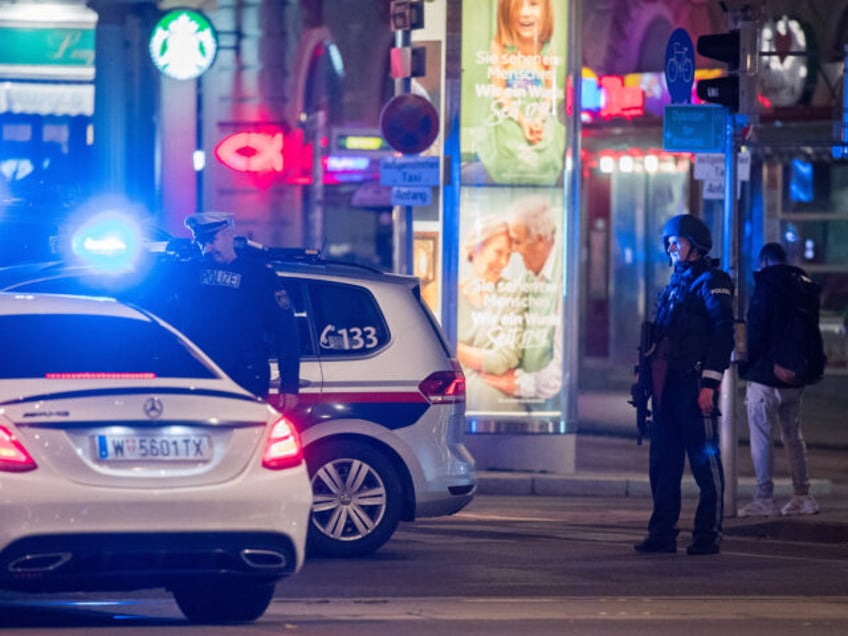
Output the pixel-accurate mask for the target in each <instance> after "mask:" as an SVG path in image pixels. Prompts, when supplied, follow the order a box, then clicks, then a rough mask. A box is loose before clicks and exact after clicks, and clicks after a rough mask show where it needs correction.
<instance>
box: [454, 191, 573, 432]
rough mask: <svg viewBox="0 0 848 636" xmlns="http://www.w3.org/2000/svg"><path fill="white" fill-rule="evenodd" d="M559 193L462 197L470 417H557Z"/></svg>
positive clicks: (462, 300)
mask: <svg viewBox="0 0 848 636" xmlns="http://www.w3.org/2000/svg"><path fill="white" fill-rule="evenodd" d="M562 209H563V206H562V191H561V190H559V189H557V188H478V189H466V190H464V191H463V195H462V202H461V220H460V262H459V283H458V285H459V290H458V294H457V357H458V358H459V361H460V362H461V363H462V366H463V370H464V372H465V375H466V382H467V396H468V403H467V409H468V414H469V415H470V416H472V417H474V416H477V417H484V418H485V417H489V416H491V417H493V418H499V419H504V418H506V419H509V418H510V417H513V418H519V419H520V418H521V417H523V416H524V417H526V416H527V415H529V414H534V415H542V414H546V415H556V414H558V413H559V410H560V409H559V393H560V389H561V387H562V364H563V362H562V340H563V334H562V315H563V308H562V304H563V249H562V246H563V239H562Z"/></svg>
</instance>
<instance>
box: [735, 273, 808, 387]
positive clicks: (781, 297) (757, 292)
mask: <svg viewBox="0 0 848 636" xmlns="http://www.w3.org/2000/svg"><path fill="white" fill-rule="evenodd" d="M799 275H800V276H804V277H806V272H804V270H802V269H801V268H800V267H795V266H793V265H786V264H779V265H771V266H769V267H764V268H763V269H761V270H760V271H758V272H754V291H753V293H752V294H751V300H750V302H749V303H748V315H747V318H746V323H747V324H746V337H745V348H746V361H745V362H744V363H743V364H741V365H740V375H741V376H742V377H743V378H744V379H745V380H750V381H751V382H757V383H759V384H765V385H767V386H776V387H787V386H789V385H788V384H784V383H783V382H781V381H780V380H778V379H777V378H776V377H775V375H774V370H773V369H774V346H775V343H776V342H778V340H779V339H780V338H781V337H782V336H781V330H782V326H783V322H784V320H783V316H785V315H786V312H787V311H788V307H787V302H789V297H788V293H789V290H790V289H791V288H792V279H793V278H794V277H796V276H799Z"/></svg>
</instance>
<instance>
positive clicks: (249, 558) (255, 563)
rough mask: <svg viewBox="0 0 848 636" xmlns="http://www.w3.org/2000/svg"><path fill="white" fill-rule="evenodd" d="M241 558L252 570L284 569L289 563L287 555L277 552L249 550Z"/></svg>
mask: <svg viewBox="0 0 848 636" xmlns="http://www.w3.org/2000/svg"><path fill="white" fill-rule="evenodd" d="M240 556H241V559H242V561H244V562H245V563H247V564H248V565H249V566H250V567H252V568H262V569H271V568H283V567H285V566H286V565H287V564H288V562H289V559H288V557H287V556H286V555H285V554H283V553H282V552H277V551H276V550H254V549H249V548H248V549H246V550H242V551H241V552H240Z"/></svg>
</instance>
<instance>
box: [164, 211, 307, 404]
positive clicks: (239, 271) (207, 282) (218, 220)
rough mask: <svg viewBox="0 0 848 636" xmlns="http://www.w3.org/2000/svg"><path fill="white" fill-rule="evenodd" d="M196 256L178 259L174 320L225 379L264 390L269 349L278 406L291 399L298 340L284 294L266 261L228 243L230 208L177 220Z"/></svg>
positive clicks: (231, 240) (232, 238)
mask: <svg viewBox="0 0 848 636" xmlns="http://www.w3.org/2000/svg"><path fill="white" fill-rule="evenodd" d="M185 225H186V227H188V228H189V229H190V230H191V231H192V234H193V236H194V242H195V243H196V244H197V245H198V247H199V248H200V254H201V256H200V257H199V258H196V259H191V260H189V261H187V262H186V267H185V268H184V270H183V274H184V277H183V280H182V281H181V282H180V283H179V286H180V293H179V304H180V312H179V319H178V324H179V326H180V327H181V328H182V330H183V331H184V332H185V333H186V335H188V336H189V338H191V339H192V340H193V341H194V342H195V343H196V344H197V345H198V346H199V347H200V348H201V349H203V350H204V351H205V352H206V353H207V354H208V355H209V357H211V358H212V359H213V360H214V361H215V362H216V363H217V364H218V366H220V367H221V368H222V369H223V370H224V371H225V372H226V373H227V374H228V375H229V376H230V377H231V378H232V379H233V380H235V381H236V382H238V383H239V384H240V385H241V386H243V387H244V388H245V389H247V390H248V391H250V392H251V393H253V394H255V395H258V396H261V397H267V396H268V392H269V388H270V380H271V373H270V367H269V362H268V361H269V358H272V357H275V358H276V359H277V365H278V368H279V373H280V387H279V390H280V403H279V404H280V408H281V409H283V410H287V409H291V408H293V407H294V406H295V405H296V403H297V392H298V384H299V372H300V341H299V337H298V330H297V322H296V318H295V316H294V309H293V307H292V305H291V301H290V299H289V295H288V293H287V291H286V289H285V288H284V287H283V284H282V282H281V281H280V278H279V276H277V275H276V274H275V273H274V271H273V269H272V268H271V266H270V264H268V263H267V262H266V261H263V260H262V259H261V258H259V257H257V256H252V255H250V254H245V253H242V252H240V251H237V250H236V244H235V238H236V236H235V223H234V218H233V215H232V214H229V213H226V212H205V213H200V214H192V215H191V216H189V217H187V218H186V220H185Z"/></svg>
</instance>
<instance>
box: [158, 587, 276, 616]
mask: <svg viewBox="0 0 848 636" xmlns="http://www.w3.org/2000/svg"><path fill="white" fill-rule="evenodd" d="M172 594H173V595H174V600H175V601H176V602H177V605H178V606H179V608H180V611H181V612H182V613H183V614H184V615H185V617H186V618H187V619H188V620H189V621H191V622H192V623H249V622H251V621H255V620H256V619H257V618H259V617H260V616H262V614H264V613H265V610H266V609H268V605H269V604H270V603H271V599H272V598H273V597H274V583H254V584H248V583H245V582H242V581H236V580H233V581H232V582H228V583H217V582H206V581H197V583H196V584H195V585H191V586H183V587H177V588H175V589H173V590H172Z"/></svg>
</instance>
